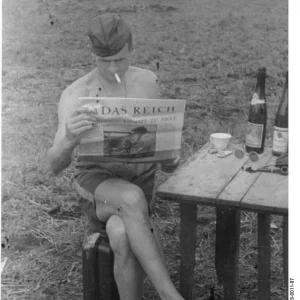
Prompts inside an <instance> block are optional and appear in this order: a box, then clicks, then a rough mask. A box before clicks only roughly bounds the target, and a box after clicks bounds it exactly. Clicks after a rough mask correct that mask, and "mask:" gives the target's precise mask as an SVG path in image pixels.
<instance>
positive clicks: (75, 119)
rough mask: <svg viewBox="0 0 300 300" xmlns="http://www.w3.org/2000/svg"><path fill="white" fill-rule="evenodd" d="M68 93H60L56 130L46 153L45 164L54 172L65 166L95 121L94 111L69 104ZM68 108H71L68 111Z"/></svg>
mask: <svg viewBox="0 0 300 300" xmlns="http://www.w3.org/2000/svg"><path fill="white" fill-rule="evenodd" d="M68 97H69V96H68V95H66V94H65V93H63V94H62V97H61V99H60V102H59V104H58V121H59V123H58V130H57V132H56V135H55V138H54V142H53V146H52V147H51V148H50V149H49V150H48V152H47V154H46V164H47V166H48V168H49V170H50V171H51V172H53V173H54V174H57V173H59V172H60V171H62V170H64V169H65V168H67V167H68V166H69V165H70V163H71V161H72V156H73V151H74V149H75V147H76V146H77V145H78V144H79V143H80V139H81V137H82V135H83V133H85V132H86V131H88V130H91V129H92V128H93V126H94V124H95V123H96V122H97V120H96V118H95V117H94V116H92V114H93V113H94V111H93V110H92V109H89V108H86V107H75V109H74V108H73V107H72V106H70V105H69V103H70V100H69V99H68ZM70 110H73V111H71V112H70Z"/></svg>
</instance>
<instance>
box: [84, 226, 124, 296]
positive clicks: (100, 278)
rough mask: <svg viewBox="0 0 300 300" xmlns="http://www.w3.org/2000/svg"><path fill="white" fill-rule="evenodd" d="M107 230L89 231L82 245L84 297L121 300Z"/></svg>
mask: <svg viewBox="0 0 300 300" xmlns="http://www.w3.org/2000/svg"><path fill="white" fill-rule="evenodd" d="M113 265H114V254H113V251H112V250H111V247H110V245H109V240H108V236H107V233H106V230H105V229H103V230H99V232H88V233H87V234H86V236H85V239H84V242H83V246H82V269H83V299H84V300H120V297H119V292H118V288H117V285H116V282H115V279H114V272H113Z"/></svg>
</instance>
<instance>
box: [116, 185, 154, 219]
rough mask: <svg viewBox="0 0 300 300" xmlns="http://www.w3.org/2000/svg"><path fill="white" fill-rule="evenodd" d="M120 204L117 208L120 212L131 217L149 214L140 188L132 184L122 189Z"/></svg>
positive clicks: (141, 216) (142, 216)
mask: <svg viewBox="0 0 300 300" xmlns="http://www.w3.org/2000/svg"><path fill="white" fill-rule="evenodd" d="M121 197H122V199H121V201H122V202H121V203H122V204H121V206H120V207H119V208H118V210H119V212H120V213H121V214H127V216H129V217H132V218H141V219H145V217H148V216H149V208H148V204H147V201H146V198H145V196H144V193H143V191H142V189H141V188H139V187H138V186H135V185H132V186H128V187H127V188H126V189H125V190H123V191H122V195H121Z"/></svg>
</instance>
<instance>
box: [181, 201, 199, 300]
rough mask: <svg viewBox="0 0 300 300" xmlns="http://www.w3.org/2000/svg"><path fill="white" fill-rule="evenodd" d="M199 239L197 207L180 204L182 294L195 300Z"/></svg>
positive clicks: (187, 298) (188, 299) (190, 299)
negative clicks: (194, 288) (196, 255)
mask: <svg viewBox="0 0 300 300" xmlns="http://www.w3.org/2000/svg"><path fill="white" fill-rule="evenodd" d="M196 239H197V205H196V204H187V203H180V252H181V260H180V294H181V296H182V297H184V299H186V300H192V299H193V287H194V272H195V251H196Z"/></svg>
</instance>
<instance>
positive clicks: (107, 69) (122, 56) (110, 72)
mask: <svg viewBox="0 0 300 300" xmlns="http://www.w3.org/2000/svg"><path fill="white" fill-rule="evenodd" d="M129 56H130V51H129V48H128V44H126V45H125V46H124V48H123V49H122V50H121V51H120V52H118V53H117V54H115V55H113V56H107V57H100V56H96V64H97V68H98V70H99V72H100V74H101V75H102V76H103V77H104V78H105V79H107V80H109V81H116V78H115V74H118V75H119V77H120V78H121V77H123V75H124V74H125V73H126V71H127V70H128V68H129Z"/></svg>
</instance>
